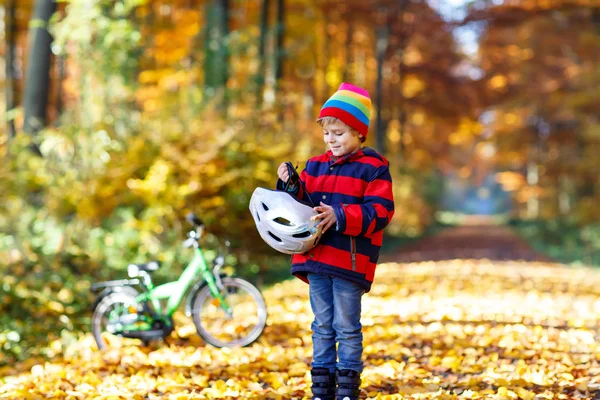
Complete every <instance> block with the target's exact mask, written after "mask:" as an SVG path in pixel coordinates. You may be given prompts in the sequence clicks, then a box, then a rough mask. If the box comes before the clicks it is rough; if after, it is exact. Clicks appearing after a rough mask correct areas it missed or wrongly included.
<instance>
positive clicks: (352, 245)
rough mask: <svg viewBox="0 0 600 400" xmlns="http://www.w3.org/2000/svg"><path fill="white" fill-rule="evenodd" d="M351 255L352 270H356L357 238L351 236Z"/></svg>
mask: <svg viewBox="0 0 600 400" xmlns="http://www.w3.org/2000/svg"><path fill="white" fill-rule="evenodd" d="M350 257H351V258H352V271H356V239H355V238H354V236H351V237H350Z"/></svg>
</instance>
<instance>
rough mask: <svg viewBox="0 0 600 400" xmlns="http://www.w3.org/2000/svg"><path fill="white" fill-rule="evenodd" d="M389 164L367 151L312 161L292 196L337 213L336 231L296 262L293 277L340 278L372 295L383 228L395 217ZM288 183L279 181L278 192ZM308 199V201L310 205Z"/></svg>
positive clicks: (329, 155)
mask: <svg viewBox="0 0 600 400" xmlns="http://www.w3.org/2000/svg"><path fill="white" fill-rule="evenodd" d="M388 165H389V164H388V161H387V160H386V159H385V158H384V157H383V156H381V155H379V154H378V153H377V152H376V151H375V150H373V149H371V148H369V147H363V148H362V149H360V150H358V151H357V152H355V153H353V154H349V155H346V156H343V157H340V158H337V157H335V156H333V154H332V153H331V151H328V152H327V153H325V154H322V155H320V156H317V157H313V158H311V159H309V160H308V161H307V163H306V168H305V169H304V170H303V171H302V173H301V174H300V179H301V180H302V182H303V183H304V187H305V188H306V191H307V192H308V193H306V192H305V191H304V188H303V187H302V185H298V186H297V187H296V188H295V189H294V190H293V191H292V193H293V194H294V195H295V196H296V197H297V198H299V199H301V200H304V201H306V202H309V203H310V200H312V203H313V204H315V205H319V203H320V202H321V201H322V202H323V203H325V204H328V205H330V206H332V207H333V209H334V210H335V214H336V217H337V226H336V227H335V229H334V227H332V228H330V229H329V230H327V232H325V234H324V235H323V237H322V238H321V240H320V241H319V244H318V245H317V246H315V247H314V248H313V249H312V250H310V251H308V252H306V253H304V254H295V255H294V256H293V257H292V270H291V272H292V274H293V275H295V276H296V277H298V278H300V279H302V280H303V281H305V282H307V283H308V279H307V274H308V273H309V272H316V273H324V274H328V275H331V276H336V277H340V278H344V279H348V280H350V281H354V282H356V283H358V284H359V285H361V286H362V287H363V288H364V289H365V291H367V292H368V291H369V290H370V289H371V284H372V283H373V278H374V276H375V267H376V265H377V259H378V258H379V249H380V248H381V243H382V239H383V228H385V227H386V226H387V225H388V223H389V222H390V220H391V218H392V216H393V215H394V198H393V195H392V178H391V176H390V171H389V168H388ZM283 188H284V183H283V182H282V181H281V180H278V181H277V189H279V190H282V189H283ZM309 196H310V200H309Z"/></svg>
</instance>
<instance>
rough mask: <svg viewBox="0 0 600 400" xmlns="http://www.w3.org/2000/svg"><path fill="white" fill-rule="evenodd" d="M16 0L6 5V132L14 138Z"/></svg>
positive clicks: (9, 1)
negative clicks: (12, 111) (12, 112)
mask: <svg viewBox="0 0 600 400" xmlns="http://www.w3.org/2000/svg"><path fill="white" fill-rule="evenodd" d="M16 8H17V6H16V1H15V0H8V1H7V4H6V6H5V10H6V19H5V25H4V26H5V31H6V35H5V40H6V42H5V46H6V83H5V88H4V90H5V96H6V115H7V118H6V132H7V133H8V137H9V139H10V138H14V137H15V135H16V130H15V121H14V118H13V117H12V116H11V110H13V109H14V108H15V105H16V104H15V84H14V76H15V69H14V62H15V33H16V29H15V28H16V21H15V19H16V11H17V10H16Z"/></svg>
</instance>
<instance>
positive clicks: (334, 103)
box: [319, 82, 371, 138]
mask: <svg viewBox="0 0 600 400" xmlns="http://www.w3.org/2000/svg"><path fill="white" fill-rule="evenodd" d="M323 117H335V118H337V119H339V120H340V121H342V122H343V123H345V124H346V125H348V126H349V127H351V128H354V129H356V130H357V131H358V132H359V133H361V134H362V135H363V136H364V137H365V138H366V137H367V133H369V119H370V117H371V98H370V97H369V92H367V91H366V90H365V89H362V88H359V87H358V86H354V85H352V84H350V83H346V82H344V83H342V84H341V85H340V87H339V88H338V90H337V92H335V93H334V94H333V96H331V97H330V98H329V99H328V100H327V101H326V102H325V104H323V107H322V108H321V112H320V113H319V119H321V118H323Z"/></svg>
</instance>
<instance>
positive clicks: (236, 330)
mask: <svg viewBox="0 0 600 400" xmlns="http://www.w3.org/2000/svg"><path fill="white" fill-rule="evenodd" d="M221 281H222V283H223V287H224V289H225V290H223V291H222V293H223V295H224V296H225V298H226V301H227V302H228V304H229V305H230V306H231V308H232V309H233V314H234V315H233V318H234V319H236V318H237V317H238V316H239V317H241V318H237V319H236V320H235V322H233V321H232V320H230V321H232V322H231V323H230V324H229V325H227V326H225V323H226V322H227V320H228V319H227V316H226V313H225V311H224V310H223V308H221V307H220V306H219V305H218V304H215V298H214V297H213V295H212V294H211V292H210V288H209V287H208V285H204V286H202V287H201V288H200V289H199V290H198V291H197V292H196V293H195V294H194V298H193V301H192V305H193V306H192V320H193V321H194V325H195V326H196V331H197V332H198V335H200V337H201V338H202V339H203V340H204V341H205V342H207V343H209V344H211V345H213V346H215V347H237V346H240V347H244V346H248V345H250V344H252V343H254V342H255V341H256V340H257V339H258V338H259V337H260V335H261V334H262V332H263V331H264V328H265V326H266V323H267V306H266V304H265V300H264V298H263V296H262V294H261V292H260V290H258V288H256V286H254V285H253V284H252V283H250V282H248V281H246V280H244V279H242V278H233V277H226V278H222V279H221ZM233 290H240V291H241V292H240V293H242V294H243V296H241V295H237V294H235V293H233ZM248 296H249V297H248ZM250 300H251V301H252V302H251V303H250ZM204 306H207V307H208V308H207V309H206V310H205V309H204ZM249 310H250V312H248V311H249ZM211 321H212V322H214V323H215V327H216V328H222V329H217V331H218V332H215V331H214V329H213V328H209V326H208V325H209V322H211ZM248 321H251V322H253V326H252V327H251V328H248V329H247V327H246V326H245V325H244V324H245V323H246V322H248ZM219 325H221V326H222V327H220V326H219Z"/></svg>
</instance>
